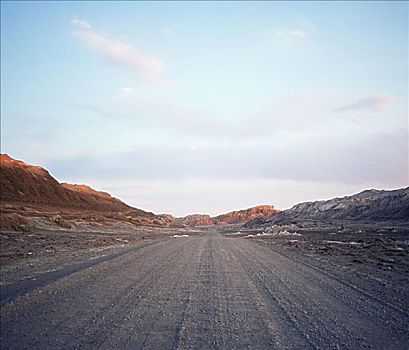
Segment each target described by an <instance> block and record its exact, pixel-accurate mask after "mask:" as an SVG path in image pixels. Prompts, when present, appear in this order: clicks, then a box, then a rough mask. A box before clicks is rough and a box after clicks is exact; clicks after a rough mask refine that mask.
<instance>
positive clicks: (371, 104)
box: [334, 96, 395, 112]
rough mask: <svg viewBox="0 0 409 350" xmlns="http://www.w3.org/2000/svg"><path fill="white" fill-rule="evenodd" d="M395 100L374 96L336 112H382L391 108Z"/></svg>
mask: <svg viewBox="0 0 409 350" xmlns="http://www.w3.org/2000/svg"><path fill="white" fill-rule="evenodd" d="M394 102H395V99H394V98H392V97H389V96H374V97H366V98H362V99H360V100H357V101H355V102H353V103H351V104H347V105H345V106H341V107H338V108H335V109H334V111H335V112H349V111H359V110H363V111H371V112H382V111H384V110H386V109H387V108H389V107H391V105H393V103H394Z"/></svg>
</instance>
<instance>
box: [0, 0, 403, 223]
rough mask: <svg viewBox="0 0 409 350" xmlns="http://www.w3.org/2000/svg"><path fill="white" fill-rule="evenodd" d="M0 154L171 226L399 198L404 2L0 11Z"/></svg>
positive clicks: (24, 5) (9, 7)
mask: <svg viewBox="0 0 409 350" xmlns="http://www.w3.org/2000/svg"><path fill="white" fill-rule="evenodd" d="M1 151H2V153H8V154H10V155H11V156H12V157H14V158H17V159H22V160H24V161H26V162H28V163H31V164H38V165H42V166H44V167H45V168H47V169H48V170H49V171H50V173H51V174H52V175H53V176H54V177H56V178H57V179H58V180H59V181H66V182H72V183H85V184H88V185H90V186H92V187H94V188H96V189H99V190H104V191H108V192H109V193H111V194H112V195H114V196H117V197H119V198H121V199H122V200H124V201H125V202H127V203H129V204H131V205H133V206H135V207H138V208H142V209H145V210H149V211H153V212H155V213H171V214H173V215H177V216H181V215H187V214H192V213H207V214H211V215H217V214H220V213H223V212H226V211H230V210H235V209H241V208H246V207H251V206H254V205H258V204H273V205H274V206H275V207H277V208H279V209H286V208H289V207H291V206H292V205H294V204H296V203H298V202H301V201H308V200H317V199H327V198H331V197H335V196H344V195H349V194H353V193H356V192H359V191H362V190H364V189H368V188H379V189H393V188H399V187H406V186H409V178H408V172H409V169H408V168H409V166H408V158H409V156H408V3H407V2H405V1H402V2H393V1H388V2H381V1H376V2H370V1H364V2H321V1H319V2H304V1H302V2H244V1H243V2H93V1H92V2H68V1H67V2H65V1H64V2H34V1H30V2H7V1H2V2H1Z"/></svg>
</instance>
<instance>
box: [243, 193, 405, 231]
mask: <svg viewBox="0 0 409 350" xmlns="http://www.w3.org/2000/svg"><path fill="white" fill-rule="evenodd" d="M303 220H317V221H320V220H321V221H322V220H326V221H331V220H352V221H358V220H361V221H378V222H379V221H403V222H409V187H407V188H402V189H397V190H392V191H386V190H374V189H372V190H366V191H363V192H360V193H358V194H355V195H352V196H346V197H342V198H334V199H329V200H323V201H315V202H305V203H300V204H296V205H294V206H293V207H292V208H291V209H288V210H284V211H282V212H280V213H278V214H276V215H274V216H273V217H271V218H270V219H269V220H253V221H251V222H249V223H247V225H246V226H257V225H263V224H266V223H272V224H273V223H280V222H285V223H290V222H301V221H303Z"/></svg>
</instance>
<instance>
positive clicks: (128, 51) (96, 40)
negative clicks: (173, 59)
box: [71, 17, 165, 83]
mask: <svg viewBox="0 0 409 350" xmlns="http://www.w3.org/2000/svg"><path fill="white" fill-rule="evenodd" d="M71 25H72V26H73V28H74V29H73V31H72V34H73V35H74V36H76V37H77V38H78V39H79V40H80V41H81V42H82V43H83V44H84V45H85V46H86V47H88V48H89V49H91V50H94V51H96V52H98V53H100V54H102V55H103V56H105V57H106V58H108V59H109V60H111V61H112V62H115V63H117V64H120V65H121V66H123V67H125V68H127V69H129V70H131V71H132V72H134V73H135V74H136V75H137V76H138V77H140V78H142V79H143V80H145V81H149V82H153V83H162V82H163V81H164V78H163V70H164V67H165V65H164V64H163V62H162V61H161V60H160V59H158V58H156V57H154V56H152V55H148V54H145V53H142V52H140V51H139V50H138V49H137V48H135V47H133V46H132V45H130V44H128V43H125V42H123V41H121V40H114V39H111V38H108V37H106V36H104V35H101V34H98V33H97V32H95V31H94V30H93V29H92V27H91V25H90V24H89V23H88V22H86V21H83V20H81V19H79V18H77V17H73V18H72V19H71Z"/></svg>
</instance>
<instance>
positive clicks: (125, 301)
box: [0, 225, 409, 349]
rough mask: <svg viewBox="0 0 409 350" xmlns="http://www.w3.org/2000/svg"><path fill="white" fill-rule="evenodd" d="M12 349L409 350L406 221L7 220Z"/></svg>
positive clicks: (5, 307) (4, 238)
mask: <svg viewBox="0 0 409 350" xmlns="http://www.w3.org/2000/svg"><path fill="white" fill-rule="evenodd" d="M0 237H1V245H2V250H1V259H2V260H1V263H2V264H1V266H2V267H1V283H2V285H1V292H2V293H1V304H2V306H1V328H2V338H1V345H2V349H23V348H29V349H56V348H64V349H95V348H102V349H104V348H106V349H112V348H121V349H142V348H144V349H241V348H251V349H266V348H277V349H283V348H287V349H300V348H311V349H315V348H326V349H337V348H345V349H361V348H362V349H366V348H372V349H406V348H407V344H408V343H409V333H408V332H407V329H409V292H408V289H407V286H408V279H409V268H408V267H409V258H408V257H409V254H408V252H409V235H408V232H407V229H406V228H405V227H399V226H398V227H383V228H376V227H373V226H371V225H366V226H365V225H361V226H360V227H355V226H351V227H345V226H342V227H341V228H340V227H339V226H333V228H332V229H331V227H330V226H326V227H322V226H320V227H315V228H314V227H313V226H308V225H306V226H305V227H296V226H294V225H287V226H282V227H280V226H273V227H271V228H269V229H268V230H266V229H257V230H254V229H253V230H251V229H245V228H240V227H239V226H208V227H199V228H153V227H150V228H149V227H148V228H143V227H141V228H138V229H133V230H126V229H124V228H123V227H122V228H120V229H119V228H118V229H117V230H115V228H114V227H111V228H110V229H106V228H104V229H101V230H100V231H98V230H95V229H94V230H85V229H84V230H83V231H79V230H73V229H64V228H61V229H60V230H37V231H32V232H15V231H11V230H10V231H3V232H2V233H1V236H0Z"/></svg>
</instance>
